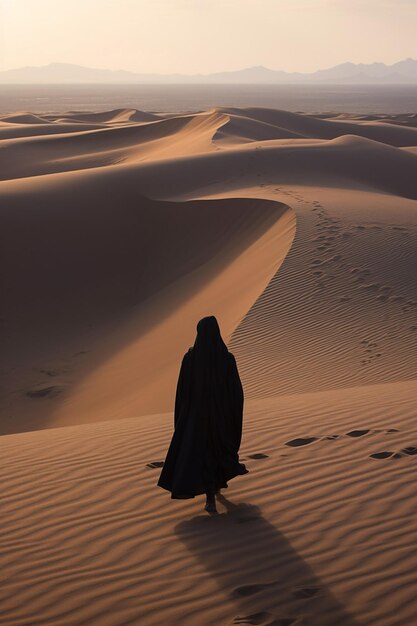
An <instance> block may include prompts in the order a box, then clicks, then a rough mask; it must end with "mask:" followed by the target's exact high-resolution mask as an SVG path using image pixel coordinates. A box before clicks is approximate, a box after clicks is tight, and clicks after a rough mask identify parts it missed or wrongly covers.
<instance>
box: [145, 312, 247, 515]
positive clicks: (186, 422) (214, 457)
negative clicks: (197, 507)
mask: <svg viewBox="0 0 417 626" xmlns="http://www.w3.org/2000/svg"><path fill="white" fill-rule="evenodd" d="M243 402H244V395H243V388H242V383H241V381H240V376H239V372H238V369H237V365H236V359H235V357H234V356H233V354H232V353H231V352H229V351H228V349H227V346H226V344H225V343H224V341H223V339H222V336H221V334H220V328H219V325H218V322H217V319H216V318H215V317H214V316H213V315H210V316H208V317H203V318H202V319H201V320H200V321H199V322H198V324H197V336H196V339H195V342H194V346H193V347H192V348H189V350H188V352H186V354H185V355H184V357H183V359H182V363H181V368H180V373H179V377H178V383H177V390H176V395H175V408H174V433H173V436H172V440H171V443H170V446H169V448H168V452H167V455H166V459H165V462H164V465H163V468H162V471H161V474H160V477H159V480H158V483H157V484H158V486H159V487H162V488H163V489H167V490H168V491H170V492H171V498H194V497H195V496H197V495H200V494H206V506H205V509H206V510H207V511H209V512H213V513H215V512H216V499H215V494H216V493H218V492H219V491H220V489H222V488H226V487H227V486H228V485H227V481H229V480H231V479H232V478H234V477H235V476H239V475H242V474H247V473H248V470H247V469H246V467H245V466H244V465H243V464H242V463H240V462H239V447H240V442H241V438H242V418H243Z"/></svg>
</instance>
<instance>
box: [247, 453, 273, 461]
mask: <svg viewBox="0 0 417 626" xmlns="http://www.w3.org/2000/svg"><path fill="white" fill-rule="evenodd" d="M248 457H249V458H250V459H268V458H269V457H268V455H267V454H264V453H263V452H256V453H255V454H248Z"/></svg>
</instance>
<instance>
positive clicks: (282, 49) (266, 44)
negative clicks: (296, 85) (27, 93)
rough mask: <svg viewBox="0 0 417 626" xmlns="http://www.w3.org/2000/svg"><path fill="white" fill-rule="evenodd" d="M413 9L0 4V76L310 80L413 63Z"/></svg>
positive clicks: (349, 4) (160, 0)
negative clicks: (351, 65) (288, 76)
mask: <svg viewBox="0 0 417 626" xmlns="http://www.w3.org/2000/svg"><path fill="white" fill-rule="evenodd" d="M416 32H417V0H0V69H11V68H15V67H21V66H25V65H45V64H47V63H51V62H64V63H76V64H80V65H86V66H90V67H98V68H108V69H126V70H131V71H136V72H146V73H148V72H151V73H154V72H158V73H174V72H181V73H187V74H188V73H199V72H201V73H208V72H215V71H223V70H233V69H241V68H244V67H249V66H252V65H265V66H267V67H270V68H271V69H284V70H287V71H301V72H309V71H314V70H316V69H321V68H325V67H330V66H332V65H336V64H337V63H343V62H345V61H352V62H355V63H358V62H364V63H370V62H373V61H383V62H385V63H395V62H396V61H399V60H401V59H403V58H406V57H413V58H417V36H416Z"/></svg>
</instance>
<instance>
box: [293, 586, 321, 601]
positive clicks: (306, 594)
mask: <svg viewBox="0 0 417 626" xmlns="http://www.w3.org/2000/svg"><path fill="white" fill-rule="evenodd" d="M320 591H321V589H320V587H314V586H311V587H297V588H296V589H294V591H293V594H294V596H295V597H296V598H300V599H308V598H314V597H315V596H317V595H318V594H319V593H320Z"/></svg>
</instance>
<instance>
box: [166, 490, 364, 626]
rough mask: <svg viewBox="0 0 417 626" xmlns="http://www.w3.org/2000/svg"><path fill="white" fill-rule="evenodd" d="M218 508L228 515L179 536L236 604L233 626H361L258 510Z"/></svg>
mask: <svg viewBox="0 0 417 626" xmlns="http://www.w3.org/2000/svg"><path fill="white" fill-rule="evenodd" d="M218 502H219V503H221V504H223V505H224V506H225V508H226V512H224V513H223V512H220V513H219V514H218V515H215V516H211V517H209V516H207V515H199V516H197V517H194V518H193V519H191V520H187V521H184V522H181V523H180V524H178V525H177V526H176V528H175V531H176V533H177V536H178V538H179V539H180V540H181V541H182V542H183V543H184V544H185V545H186V546H187V548H188V549H189V550H190V551H191V552H192V553H193V554H194V556H195V557H196V558H197V559H199V560H200V561H201V563H202V564H203V565H204V566H205V567H206V569H207V570H208V572H209V574H210V576H213V577H214V578H215V579H216V581H217V583H218V585H219V587H220V588H221V589H223V590H224V592H225V593H226V594H227V595H229V596H230V597H231V598H232V599H233V600H234V601H235V602H236V609H237V610H236V616H235V617H232V618H231V621H230V624H265V625H268V626H272V625H273V626H301V625H302V626H336V625H337V626H356V625H357V622H356V620H355V619H354V618H353V617H352V616H351V615H350V614H349V613H348V612H347V611H346V610H345V609H344V608H343V606H342V605H341V604H340V603H339V602H338V601H337V600H336V598H335V597H334V596H333V595H332V594H331V593H330V592H329V590H328V589H326V587H325V586H324V585H323V583H322V581H321V580H320V579H319V578H317V576H316V575H315V574H314V572H313V570H312V569H311V567H310V566H309V565H308V564H307V563H306V562H305V561H304V560H303V559H302V558H301V557H300V556H299V555H298V554H297V552H296V551H295V550H294V548H293V547H292V546H291V544H290V543H289V542H288V540H287V539H286V538H285V536H284V535H283V534H282V533H280V532H279V531H278V530H277V529H276V528H275V527H274V526H272V524H270V523H269V522H268V521H267V520H266V519H265V518H263V517H262V514H261V511H260V509H259V508H258V507H257V506H253V505H251V504H244V503H242V504H233V503H232V502H231V501H230V500H228V499H227V498H225V497H224V496H223V495H219V496H218ZM225 617H226V616H225ZM222 623H223V622H222ZM201 624H203V622H201Z"/></svg>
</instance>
